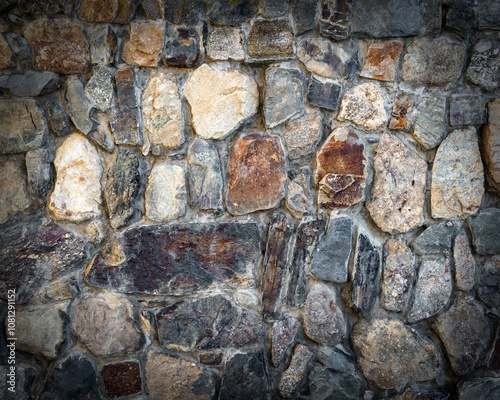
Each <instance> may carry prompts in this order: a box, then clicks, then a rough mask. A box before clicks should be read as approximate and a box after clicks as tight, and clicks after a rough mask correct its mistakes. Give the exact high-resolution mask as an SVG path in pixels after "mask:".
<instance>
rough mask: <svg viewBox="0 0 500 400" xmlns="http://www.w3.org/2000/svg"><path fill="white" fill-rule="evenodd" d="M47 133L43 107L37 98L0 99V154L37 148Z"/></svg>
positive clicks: (42, 142)
mask: <svg viewBox="0 0 500 400" xmlns="http://www.w3.org/2000/svg"><path fill="white" fill-rule="evenodd" d="M47 133H48V132H47V123H46V122H45V118H44V116H43V111H42V108H41V107H40V106H39V104H38V103H37V102H36V101H35V100H33V99H26V100H0V154H11V153H22V152H25V151H28V150H34V149H37V148H39V147H41V146H42V145H43V144H44V142H45V140H46V136H47Z"/></svg>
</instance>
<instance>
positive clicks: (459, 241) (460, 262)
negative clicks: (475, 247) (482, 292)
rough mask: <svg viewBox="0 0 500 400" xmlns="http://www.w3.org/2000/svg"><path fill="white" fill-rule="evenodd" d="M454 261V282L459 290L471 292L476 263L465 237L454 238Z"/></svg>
mask: <svg viewBox="0 0 500 400" xmlns="http://www.w3.org/2000/svg"><path fill="white" fill-rule="evenodd" d="M453 258H454V260H455V282H456V283H457V286H458V288H459V289H460V290H464V291H467V290H471V289H472V288H473V287H474V282H475V279H476V261H475V260H474V257H473V256H472V253H471V249H470V245H469V239H468V238H467V236H466V235H458V236H457V237H455V244H454V246H453Z"/></svg>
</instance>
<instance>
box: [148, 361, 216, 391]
mask: <svg viewBox="0 0 500 400" xmlns="http://www.w3.org/2000/svg"><path fill="white" fill-rule="evenodd" d="M144 369H145V377H146V382H147V384H148V392H149V395H150V398H151V399H154V400H161V399H165V398H169V399H172V400H184V399H186V400H211V399H212V398H213V396H214V395H215V386H216V381H215V376H214V374H213V373H212V372H210V371H209V370H204V369H202V368H201V366H199V365H197V364H194V363H191V362H187V361H184V360H182V359H180V358H175V357H172V356H169V355H167V354H164V353H151V352H150V353H148V356H147V359H146V365H145V368H144Z"/></svg>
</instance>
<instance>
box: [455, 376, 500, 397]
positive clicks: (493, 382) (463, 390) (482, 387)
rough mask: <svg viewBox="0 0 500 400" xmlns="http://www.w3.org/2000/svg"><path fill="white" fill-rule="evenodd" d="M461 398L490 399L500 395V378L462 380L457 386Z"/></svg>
mask: <svg viewBox="0 0 500 400" xmlns="http://www.w3.org/2000/svg"><path fill="white" fill-rule="evenodd" d="M457 392H458V396H459V400H489V399H497V398H498V397H499V396H500V379H498V378H479V379H471V380H467V381H463V382H460V384H459V385H458V387H457Z"/></svg>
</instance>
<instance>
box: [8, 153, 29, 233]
mask: <svg viewBox="0 0 500 400" xmlns="http://www.w3.org/2000/svg"><path fill="white" fill-rule="evenodd" d="M0 169H1V171H2V173H1V175H0V187H1V188H2V190H1V192H0V224H3V223H4V222H7V221H8V220H9V217H10V216H12V215H15V214H17V213H19V212H21V211H24V210H26V209H27V208H28V207H30V206H31V204H32V198H31V196H30V195H29V192H28V188H27V186H26V177H25V176H24V173H23V170H22V168H21V166H20V165H19V164H17V163H16V162H15V161H14V160H7V161H1V160H0Z"/></svg>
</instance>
